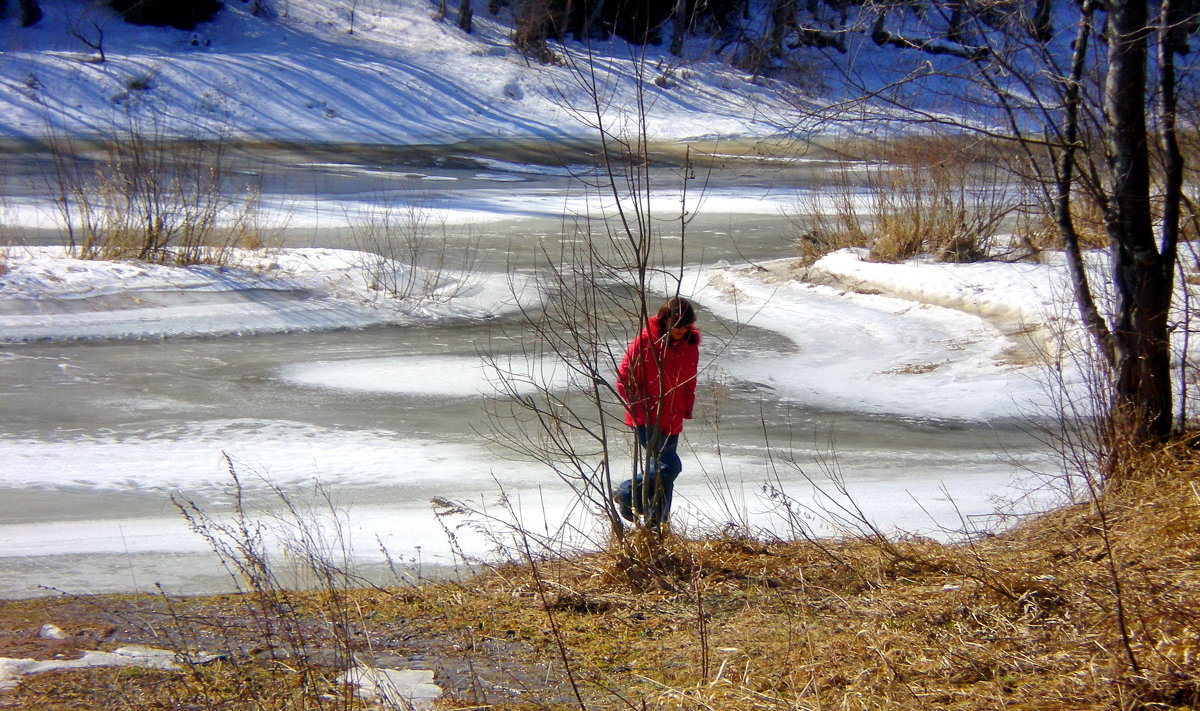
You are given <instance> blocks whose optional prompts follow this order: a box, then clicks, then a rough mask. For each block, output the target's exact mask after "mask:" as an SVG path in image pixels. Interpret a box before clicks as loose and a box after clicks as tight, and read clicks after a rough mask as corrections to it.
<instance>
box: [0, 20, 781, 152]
mask: <svg viewBox="0 0 1200 711" xmlns="http://www.w3.org/2000/svg"><path fill="white" fill-rule="evenodd" d="M43 4H44V6H45V12H46V15H45V17H44V18H43V19H42V20H41V21H40V22H39V23H37V24H36V25H35V26H33V27H30V28H21V27H19V25H18V23H17V20H16V19H15V18H9V19H6V20H4V21H2V22H0V64H2V66H3V71H2V72H0V138H28V137H37V136H42V135H45V134H47V133H54V134H61V133H68V134H73V135H101V136H104V135H110V134H111V132H112V131H113V127H114V126H117V127H125V126H128V125H130V123H131V122H132V123H133V124H134V125H136V126H137V127H138V128H140V129H141V130H143V131H155V132H166V133H169V134H172V135H174V134H180V135H199V136H206V135H211V134H213V133H214V132H220V133H223V134H232V135H233V136H236V137H239V138H245V139H259V140H272V141H306V142H335V143H340V142H359V143H371V144H431V143H437V144H444V143H453V142H457V141H461V140H466V139H479V138H489V137H491V138H496V137H500V138H537V139H563V138H571V137H581V136H592V135H593V133H594V131H593V129H591V128H589V127H588V126H587V125H586V123H587V121H588V120H591V119H592V117H594V111H593V110H592V109H591V108H590V107H591V106H592V105H593V102H592V98H591V94H592V93H593V91H592V89H591V88H590V86H595V87H597V90H596V92H595V93H597V94H598V95H599V98H600V103H601V104H602V105H603V106H605V107H606V110H607V111H608V115H607V118H606V120H611V121H614V122H616V124H617V125H619V124H620V123H621V122H624V121H626V120H627V119H628V118H629V114H628V111H629V110H630V109H631V108H632V107H634V106H635V105H636V101H637V96H638V91H639V90H644V91H645V92H646V94H645V104H646V106H647V110H648V116H647V119H648V126H647V129H648V132H649V133H650V135H651V136H652V137H653V138H656V139H663V140H676V139H697V138H712V137H717V136H721V137H730V136H763V135H770V134H774V133H777V132H778V131H779V127H778V126H776V125H774V124H773V123H772V122H770V121H768V120H766V119H765V118H764V117H765V116H769V115H781V113H783V112H784V111H785V107H784V105H783V104H782V103H781V102H780V101H779V99H778V97H777V96H776V95H775V94H774V93H773V92H771V91H769V90H767V89H764V88H762V87H760V86H757V85H755V84H753V83H751V82H750V81H748V79H747V77H744V76H742V75H739V74H738V73H737V72H736V71H734V70H732V69H730V68H729V67H728V66H725V65H722V64H720V63H715V62H690V63H687V64H686V65H680V63H679V61H678V60H676V59H675V58H672V57H670V56H669V55H667V54H666V52H665V49H663V48H654V47H651V48H649V49H648V50H647V52H648V54H647V55H646V56H644V57H633V56H630V54H631V50H630V49H629V48H628V47H627V46H626V45H625V44H624V43H621V42H613V43H611V44H609V43H605V44H604V46H597V47H595V48H594V52H595V54H596V55H597V57H600V56H603V59H599V58H598V59H596V60H595V61H587V62H586V64H587V66H589V67H590V68H591V69H592V70H594V72H595V74H594V76H593V75H592V74H590V73H586V74H585V73H584V72H583V71H581V70H580V71H577V70H576V69H575V68H574V67H581V66H583V65H584V63H585V62H584V60H585V59H588V57H589V55H588V52H587V51H586V50H585V48H584V47H582V46H581V45H573V46H570V47H568V48H567V50H566V51H565V53H564V55H563V59H564V61H563V63H562V64H559V65H540V64H537V63H536V62H530V61H527V60H526V59H525V58H524V57H523V56H522V55H521V54H520V53H519V52H517V51H516V49H515V48H514V47H513V45H512V42H511V41H510V40H509V38H508V35H509V32H510V30H509V28H508V26H507V25H506V24H505V22H504V18H503V17H492V16H491V15H489V14H488V13H487V11H486V10H485V9H484V8H483V7H482V3H480V7H479V8H477V11H476V15H475V17H476V20H475V31H474V32H473V33H472V34H466V33H464V32H462V31H460V30H459V29H457V27H455V26H454V24H453V22H452V20H447V21H444V22H438V21H435V20H434V19H433V13H434V11H435V9H436V8H435V6H434V5H433V4H431V3H427V2H425V0H417V1H416V2H404V3H398V2H392V1H391V0H388V1H386V2H385V1H384V0H361V1H360V2H357V3H354V4H355V5H356V6H357V9H356V11H355V13H354V24H353V32H352V33H351V32H350V29H351V18H350V9H349V8H350V3H346V2H338V1H337V0H304V2H286V1H285V2H276V3H275V7H276V14H277V15H278V16H277V17H274V18H271V19H264V18H262V17H257V16H255V15H253V14H252V13H251V12H249V10H248V8H247V6H246V4H245V3H243V2H240V1H238V0H231V1H230V2H228V3H227V4H226V6H225V8H224V9H223V10H222V11H221V12H219V13H218V15H217V16H216V18H214V20H213V21H212V22H209V23H204V24H201V25H200V26H199V27H198V28H197V30H196V31H195V32H187V31H182V30H175V29H171V28H153V27H136V26H132V25H129V24H127V23H125V22H123V21H122V20H121V19H120V18H119V17H118V16H117V15H116V14H115V13H114V12H113V11H112V10H111V9H109V8H107V7H105V6H102V5H100V4H98V3H94V2H91V1H90V0H59V1H57V2H52V3H43ZM14 14H15V13H14ZM101 36H102V37H103V42H102V43H100V42H98V38H99V37H101ZM79 37H83V38H86V39H87V40H88V42H91V43H92V44H101V46H102V47H103V50H104V55H105V59H104V61H102V62H101V61H98V60H99V53H98V52H97V51H95V50H94V49H92V48H90V47H89V46H88V44H87V43H85V42H84V41H83V40H81V39H80V38H79ZM614 57H615V58H614ZM621 57H625V58H621ZM593 81H594V82H595V83H594V85H593V84H592V82H593ZM581 111H582V112H584V113H585V114H586V115H587V116H586V117H585V118H584V119H583V120H581V117H580V116H579V115H578V112H581Z"/></svg>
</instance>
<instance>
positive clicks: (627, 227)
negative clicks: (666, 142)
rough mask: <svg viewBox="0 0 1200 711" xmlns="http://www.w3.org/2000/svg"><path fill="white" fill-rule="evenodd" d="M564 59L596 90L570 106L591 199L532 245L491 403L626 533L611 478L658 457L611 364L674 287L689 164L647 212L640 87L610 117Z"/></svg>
mask: <svg viewBox="0 0 1200 711" xmlns="http://www.w3.org/2000/svg"><path fill="white" fill-rule="evenodd" d="M572 66H573V68H574V70H575V71H574V75H575V77H576V79H577V80H578V81H580V82H582V83H583V85H584V88H585V89H586V90H587V92H588V94H589V95H590V96H591V97H592V99H593V102H594V103H593V105H592V106H590V107H586V108H580V107H572V109H573V110H574V111H575V112H576V116H577V117H578V118H579V120H582V121H587V122H588V123H589V125H590V127H591V128H592V129H593V130H594V131H595V133H596V135H597V137H598V139H599V152H598V155H597V162H596V166H595V169H594V171H592V172H589V173H587V174H581V175H578V176H577V177H578V179H579V181H580V185H581V186H582V187H583V189H584V190H585V193H586V195H587V197H588V208H587V209H586V210H584V211H582V212H581V213H580V214H573V215H568V216H566V217H565V218H564V220H563V227H562V230H561V234H560V235H557V236H555V237H553V238H551V239H549V240H547V241H545V242H543V243H542V244H541V245H540V248H539V251H538V262H539V263H538V264H537V265H535V269H536V275H537V276H536V277H535V278H534V282H535V284H536V287H537V290H538V292H539V293H540V294H542V299H541V301H540V303H538V304H536V305H535V306H526V307H525V308H524V309H523V312H522V316H523V318H522V319H521V324H520V332H518V333H515V334H509V335H511V339H507V340H515V341H517V342H518V343H520V344H521V345H520V347H519V348H517V349H516V351H515V352H511V353H508V354H505V353H503V352H502V351H499V350H491V351H489V352H488V353H486V354H485V358H486V359H487V361H488V362H489V364H490V365H491V366H492V368H494V370H495V371H496V373H497V375H498V379H497V380H498V386H499V389H500V395H501V396H500V397H499V398H497V399H496V400H495V403H494V405H493V408H492V412H491V413H490V414H491V416H492V417H491V421H492V424H493V432H494V436H495V439H496V440H497V441H498V442H499V443H501V444H502V445H504V446H506V447H508V448H509V449H511V450H513V451H515V452H516V453H518V454H519V455H520V456H522V457H526V458H532V459H534V460H536V461H539V462H542V463H544V464H545V465H547V466H548V467H551V468H552V469H553V470H554V471H555V473H556V474H558V475H559V477H560V478H561V479H562V480H563V481H564V482H566V483H567V484H568V485H570V486H571V487H572V488H573V489H574V491H575V492H576V493H577V495H578V496H579V498H580V500H581V501H583V502H584V503H585V504H586V505H587V506H588V508H589V510H590V511H592V512H593V513H595V514H596V515H598V516H600V517H602V518H603V519H604V520H606V521H607V522H608V526H609V529H610V530H611V531H612V532H613V533H614V534H615V535H616V536H617V537H618V539H622V540H623V536H624V534H625V532H626V528H625V526H624V524H623V522H622V519H621V517H620V515H619V514H618V511H617V509H616V508H615V507H614V505H613V503H612V501H611V498H610V497H611V494H612V492H613V490H614V484H615V483H616V482H617V481H619V480H621V479H625V478H630V477H640V476H641V475H642V474H643V473H645V472H647V471H649V470H650V467H651V466H653V465H654V462H652V461H650V460H649V457H650V456H651V455H650V454H649V453H647V452H646V451H645V450H638V449H637V448H636V447H634V446H632V445H633V442H634V435H632V434H631V432H630V430H629V429H628V428H627V427H626V426H625V425H624V423H623V419H624V415H625V404H624V403H623V402H622V400H621V398H620V396H619V395H618V393H617V388H616V372H617V366H618V365H619V363H620V362H621V358H622V356H623V355H624V352H625V346H626V344H627V343H629V342H630V340H631V339H632V337H633V336H635V335H637V333H638V332H639V331H640V330H641V329H642V327H643V326H644V325H645V324H646V320H647V317H648V316H649V315H650V314H651V313H654V311H656V310H657V302H658V301H659V300H661V299H662V298H663V295H664V294H665V295H677V294H678V293H679V289H680V284H681V279H682V269H683V260H684V256H685V249H686V240H685V239H684V238H685V233H686V228H687V223H688V221H689V219H690V217H689V213H688V211H687V209H686V204H687V198H688V196H687V186H688V180H690V179H691V178H690V176H691V175H692V174H693V173H692V171H691V168H690V166H688V165H685V166H684V167H683V171H682V172H681V173H680V174H679V176H678V178H679V181H678V182H677V183H675V184H674V185H673V187H674V188H676V189H679V190H680V205H681V207H680V210H679V213H677V214H672V215H668V216H659V215H658V214H656V213H654V212H653V211H652V209H651V201H650V198H651V193H652V191H655V190H656V189H657V188H658V184H657V177H656V176H657V175H659V173H655V172H653V171H652V170H651V162H652V161H651V158H650V153H649V145H648V143H647V140H646V133H645V125H644V118H645V107H644V106H642V105H641V102H640V96H639V102H638V105H637V106H635V107H632V108H631V111H632V113H633V114H635V115H636V116H637V118H636V119H635V120H634V121H633V122H631V123H630V124H628V125H626V126H623V127H617V126H614V125H612V124H610V122H609V119H608V118H607V117H608V116H609V112H608V111H607V107H606V106H605V105H604V104H605V97H604V96H603V94H602V90H601V89H600V86H601V84H600V82H598V81H597V79H596V77H595V75H594V74H593V73H592V69H591V67H590V64H584V63H582V62H580V63H573V64H572ZM668 235H669V236H670V237H671V238H672V239H670V240H664V239H663V238H664V236H668ZM522 301H524V302H525V303H528V299H527V298H526V299H523V300H522ZM652 309H653V310H652ZM642 522H645V523H650V522H648V521H642V520H639V523H642Z"/></svg>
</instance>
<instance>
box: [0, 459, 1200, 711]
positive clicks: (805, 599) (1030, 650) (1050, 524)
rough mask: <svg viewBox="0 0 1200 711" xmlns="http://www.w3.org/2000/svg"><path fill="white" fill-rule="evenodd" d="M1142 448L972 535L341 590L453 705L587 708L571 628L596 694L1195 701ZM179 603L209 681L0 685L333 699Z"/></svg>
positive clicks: (883, 700)
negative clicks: (1054, 498)
mask: <svg viewBox="0 0 1200 711" xmlns="http://www.w3.org/2000/svg"><path fill="white" fill-rule="evenodd" d="M1134 469H1135V471H1132V472H1129V474H1130V476H1127V477H1125V479H1124V482H1125V483H1123V484H1121V485H1120V487H1119V488H1114V490H1112V491H1110V492H1108V493H1107V494H1106V495H1105V496H1104V497H1103V499H1102V500H1100V501H1098V502H1093V503H1084V504H1079V505H1075V506H1070V507H1065V508H1061V509H1058V510H1056V511H1053V512H1051V513H1048V514H1045V515H1041V516H1038V517H1036V518H1031V519H1029V520H1027V521H1025V522H1024V523H1022V524H1020V525H1019V526H1017V527H1015V528H1013V529H1011V530H1009V531H1007V532H1005V533H1003V534H1000V535H996V536H990V537H985V538H982V539H979V540H976V541H974V542H971V543H965V544H958V545H942V544H940V543H937V542H934V541H930V540H926V539H919V538H914V539H908V540H900V541H893V542H890V543H886V544H881V543H880V542H878V541H869V540H863V539H847V540H840V541H826V542H821V543H819V544H818V543H812V542H763V541H757V540H750V539H745V538H737V537H722V538H713V539H704V540H687V539H682V538H678V537H671V536H668V537H666V538H664V539H661V540H658V539H654V538H653V537H648V538H645V539H641V540H633V541H631V542H630V543H629V545H628V546H627V547H626V548H625V549H624V550H623V551H622V550H616V549H614V550H612V551H607V552H602V553H597V554H593V555H590V556H583V557H575V558H572V559H566V560H549V561H545V562H542V563H539V565H538V566H537V575H536V576H535V575H533V574H532V572H531V569H530V568H529V567H528V566H517V565H512V566H503V567H499V568H496V569H494V570H492V571H490V572H488V573H486V574H484V575H481V576H479V577H477V578H474V579H472V580H469V581H467V582H466V583H464V584H458V583H453V582H447V581H443V582H438V583H429V584H426V585H423V586H420V587H415V588H396V589H387V590H359V591H354V592H353V593H350V594H348V595H347V597H346V601H344V602H343V603H341V604H350V605H352V606H353V607H354V608H355V609H357V610H361V616H360V617H359V618H357V619H359V620H361V621H362V622H363V624H362V628H361V629H356V630H355V637H354V638H355V640H356V642H355V644H356V645H357V646H356V649H358V650H359V653H360V654H368V655H372V656H374V658H376V659H381V660H383V661H384V662H385V663H387V662H388V660H389V659H390V660H391V663H393V664H394V663H395V662H396V661H397V660H398V661H399V662H400V664H401V665H409V666H417V667H426V668H434V669H436V670H437V672H438V681H439V682H440V683H441V684H442V685H443V686H444V687H445V688H446V689H447V693H448V696H447V697H446V698H445V699H443V700H442V701H441V702H439V703H440V707H441V708H468V707H479V706H488V707H490V708H496V709H527V708H563V709H565V708H580V706H581V704H580V702H579V700H577V699H576V697H575V695H574V693H573V691H572V690H571V688H570V685H569V684H568V681H567V676H566V674H565V668H564V664H563V661H562V659H563V653H564V651H565V657H566V659H568V660H569V664H570V667H571V670H572V673H573V678H574V679H575V680H576V681H577V683H578V686H579V688H580V695H581V696H582V698H583V704H582V705H584V706H586V707H587V708H595V709H601V708H604V709H610V708H611V709H622V708H638V709H640V708H647V709H746V710H750V709H756V710H757V709H781V710H788V711H793V710H795V711H799V710H808V709H892V710H894V709H899V710H905V709H912V710H914V711H915V710H917V709H921V710H923V711H924V710H927V709H996V708H1016V709H1103V708H1109V709H1130V710H1132V709H1157V708H1171V707H1195V706H1196V705H1197V704H1198V703H1200V457H1198V456H1197V455H1196V453H1195V452H1194V451H1193V450H1192V449H1190V448H1189V447H1187V446H1185V445H1178V446H1175V447H1173V448H1170V449H1168V450H1166V451H1163V452H1160V453H1157V454H1155V455H1153V456H1146V457H1143V458H1141V459H1140V460H1139V461H1138V462H1137V464H1136V466H1135V467H1134ZM1106 541H1107V542H1106ZM320 595H321V593H313V594H312V596H313V597H311V599H309V598H306V597H304V596H299V597H297V598H296V599H297V606H296V615H297V619H300V620H309V622H310V623H311V624H321V623H322V621H321V617H322V615H324V614H326V613H325V612H323V610H327V609H328V600H325V599H319V598H320ZM1118 597H1119V598H1120V601H1121V603H1122V605H1123V610H1124V614H1125V620H1126V623H1127V624H1126V628H1125V630H1124V631H1123V630H1122V629H1121V627H1120V625H1119V624H1118V616H1117V605H1116V603H1117V600H1118ZM83 604H84V603H82V602H72V601H59V602H57V603H53V602H48V601H31V602H24V603H7V604H5V605H3V606H0V638H17V637H22V638H28V637H29V636H30V635H31V634H32V632H31V631H32V630H35V629H36V628H37V627H38V626H40V624H42V623H43V622H46V621H54V622H56V623H57V624H59V625H60V626H62V627H64V629H71V627H70V624H71V622H70V619H71V618H70V615H69V610H67V609H66V608H68V607H70V606H72V605H74V606H75V607H76V612H77V613H78V611H79V610H81V609H83V608H82V607H80V606H81V605H83ZM175 604H176V605H177V606H178V609H177V611H176V615H178V614H185V615H189V616H192V617H194V618H196V619H204V620H208V623H207V625H208V627H207V628H206V629H208V630H209V631H210V634H209V635H208V636H207V637H206V638H204V639H200V640H198V641H197V644H198V646H202V647H204V646H207V647H209V648H211V647H212V646H214V645H215V646H220V647H221V648H223V649H225V650H226V651H228V652H229V653H230V659H229V661H226V662H222V663H219V664H217V665H215V666H213V667H210V668H206V669H205V670H204V671H203V673H204V674H205V675H207V676H206V677H205V681H204V683H200V682H199V681H197V678H196V677H195V676H189V675H187V674H175V675H172V674H165V673H162V672H130V671H128V670H125V671H116V670H98V671H94V672H90V673H87V674H78V673H76V674H67V673H60V674H56V675H53V676H45V677H33V678H31V679H29V680H28V682H27V683H26V684H25V685H24V686H23V687H22V688H20V689H19V690H17V691H16V692H12V693H9V694H4V695H0V707H8V708H59V709H67V708H97V707H101V706H105V707H112V708H131V709H132V708H139V709H141V708H147V709H148V708H161V707H164V706H166V707H172V708H251V707H253V708H270V709H275V708H279V709H284V708H288V709H298V708H334V707H335V706H332V703H333V701H332V700H331V698H332V697H327V698H325V699H324V701H322V700H321V698H319V697H320V694H315V693H308V695H307V696H306V695H304V694H301V693H300V692H299V691H298V689H299V688H300V687H299V686H297V685H296V684H294V683H288V680H289V679H291V680H293V681H294V680H295V679H296V678H298V676H297V675H298V673H299V672H298V671H297V670H284V671H281V668H280V667H275V668H273V669H272V670H270V673H268V669H267V666H266V665H267V664H268V663H269V662H268V661H266V660H265V659H264V658H263V657H262V650H261V649H258V650H256V648H255V635H254V630H255V625H254V624H250V622H249V621H247V620H246V619H244V617H245V612H244V611H245V610H246V609H247V607H246V605H245V601H244V600H241V599H239V598H238V597H223V598H222V597H218V598H202V599H191V600H183V601H176V603H175ZM55 605H57V609H51V608H54V607H55ZM87 605H88V607H87V609H88V610H90V611H91V612H89V613H88V614H86V615H85V614H77V615H76V618H75V624H76V627H75V629H81V630H92V632H90V633H88V634H90V635H91V636H90V637H89V638H88V643H94V644H96V645H115V644H118V643H119V642H121V641H125V640H133V641H143V642H147V641H153V639H154V638H153V635H151V634H150V632H149V630H151V629H152V628H156V627H157V628H159V629H161V628H163V627H164V626H166V625H168V624H169V620H170V619H171V617H170V616H168V615H167V614H166V611H165V610H164V609H163V605H162V601H155V600H142V601H117V600H113V599H106V600H102V601H100V602H96V601H89V602H88V603H87ZM114 609H116V610H118V611H119V614H115V613H114ZM64 616H66V617H67V619H68V621H67V622H66V623H64V622H63V619H64ZM89 619H90V620H91V622H90V623H89V622H87V620H89ZM551 619H552V620H553V623H554V624H553V625H551V624H550V621H551ZM97 620H99V621H97ZM139 620H140V623H139V624H134V623H135V622H137V621H139ZM147 621H150V622H153V623H154V624H145V623H146V622H147ZM89 624H90V626H89ZM104 624H108V625H109V627H103V625H104ZM216 630H220V634H219V635H218V634H216V633H215V631H216ZM1126 638H1127V639H1128V645H1126V642H1125V639H1126ZM560 645H561V647H560ZM30 651H31V650H28V649H25V650H24V653H30ZM46 653H50V650H47V651H46ZM58 653H64V650H58ZM256 655H258V656H256ZM336 656H337V655H329V658H330V659H334V658H336ZM323 658H324V657H322V655H320V654H316V653H311V654H310V659H316V660H320V659H323ZM276 663H277V662H276ZM256 665H261V666H256ZM333 671H334V670H333V669H332V667H322V666H320V665H318V666H317V668H316V669H315V670H314V673H315V674H316V675H317V676H318V677H319V678H321V679H325V678H328V677H329V676H330V675H331V674H332V672H333ZM235 680H236V683H235ZM256 684H257V685H256ZM309 688H310V689H318V690H319V689H324V693H326V694H335V693H337V691H336V689H333V688H332V687H329V686H322V685H321V684H320V683H318V684H316V685H314V686H312V687H309ZM222 689H224V690H226V692H227V694H228V695H227V696H225V697H222V696H221V693H222V692H221V690H222ZM322 703H323V704H324V705H322ZM337 707H339V708H340V707H342V706H337Z"/></svg>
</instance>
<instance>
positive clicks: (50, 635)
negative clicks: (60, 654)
mask: <svg viewBox="0 0 1200 711" xmlns="http://www.w3.org/2000/svg"><path fill="white" fill-rule="evenodd" d="M38 637H41V638H42V639H66V638H67V633H66V632H63V631H62V630H60V629H59V628H57V627H55V626H54V625H42V628H41V629H40V630H38Z"/></svg>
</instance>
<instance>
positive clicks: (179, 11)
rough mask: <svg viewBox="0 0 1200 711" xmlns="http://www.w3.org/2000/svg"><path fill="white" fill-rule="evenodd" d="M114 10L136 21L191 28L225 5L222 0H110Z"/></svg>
mask: <svg viewBox="0 0 1200 711" xmlns="http://www.w3.org/2000/svg"><path fill="white" fill-rule="evenodd" d="M111 4H112V7H113V9H114V10H116V11H117V12H119V13H121V16H122V17H124V18H125V20H126V22H131V23H133V24H135V25H155V26H158V27H174V28H175V29H177V30H192V29H195V28H196V25H197V24H199V23H201V22H208V21H209V20H211V19H212V18H213V16H214V15H216V14H217V11H218V10H220V9H221V8H222V7H223V6H224V2H223V1H222V0H111Z"/></svg>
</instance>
